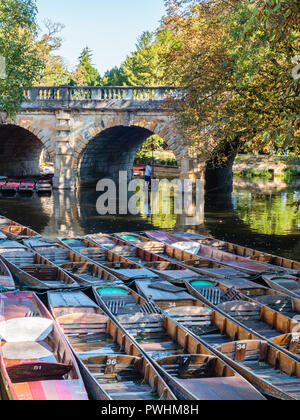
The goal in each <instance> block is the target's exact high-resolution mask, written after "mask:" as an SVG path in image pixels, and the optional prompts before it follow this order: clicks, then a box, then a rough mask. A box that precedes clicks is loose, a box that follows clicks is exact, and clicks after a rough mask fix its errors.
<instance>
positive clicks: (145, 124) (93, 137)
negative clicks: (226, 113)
mask: <svg viewBox="0 0 300 420" xmlns="http://www.w3.org/2000/svg"><path fill="white" fill-rule="evenodd" d="M153 134H158V135H159V136H160V137H161V138H163V139H164V140H165V141H166V143H167V144H168V147H169V149H170V150H172V151H173V153H174V155H175V157H176V159H177V161H178V163H179V165H180V166H182V165H181V163H182V160H183V159H184V155H185V148H184V145H183V142H182V137H181V136H180V134H179V132H177V131H176V127H175V125H173V124H172V123H171V122H170V119H168V120H163V119H161V118H158V117H157V118H153V116H152V117H151V119H147V118H146V117H142V118H141V117H140V118H133V119H132V120H131V121H130V122H129V123H126V121H125V120H124V118H122V119H120V118H113V119H111V120H109V121H108V122H106V123H105V121H103V120H102V121H101V123H100V124H99V125H97V126H96V125H95V124H93V125H91V126H90V127H89V130H88V133H85V132H84V133H82V137H81V142H80V143H79V144H78V145H77V147H76V151H75V156H76V157H75V159H74V162H73V169H74V173H75V174H77V177H78V181H79V183H83V184H84V183H96V182H97V181H98V180H99V179H100V178H102V177H106V176H107V177H110V178H113V179H117V178H118V173H119V171H127V172H128V174H129V175H130V173H131V169H132V167H133V163H134V159H135V155H136V153H137V151H138V149H139V148H140V146H141V145H142V144H143V142H144V141H145V140H146V139H147V138H148V137H150V136H151V135H153Z"/></svg>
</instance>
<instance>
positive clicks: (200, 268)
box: [93, 233, 248, 278]
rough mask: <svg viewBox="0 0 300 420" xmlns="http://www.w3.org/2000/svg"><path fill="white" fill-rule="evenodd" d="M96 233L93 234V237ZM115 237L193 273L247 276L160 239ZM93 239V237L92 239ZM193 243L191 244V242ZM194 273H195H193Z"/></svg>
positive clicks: (125, 234) (128, 236)
mask: <svg viewBox="0 0 300 420" xmlns="http://www.w3.org/2000/svg"><path fill="white" fill-rule="evenodd" d="M96 236H98V235H93V238H95V237H96ZM115 236H116V237H118V238H119V239H122V240H123V241H126V242H127V243H128V244H131V245H135V246H138V247H140V248H143V249H146V250H147V251H149V252H151V253H153V254H157V255H159V256H161V257H164V258H165V259H168V260H170V261H172V262H174V263H177V264H180V265H183V266H184V267H186V268H187V269H189V270H191V271H193V272H194V273H197V274H200V275H204V276H211V277H215V278H223V277H233V276H239V277H247V276H248V275H247V274H245V273H243V272H241V271H239V270H236V269H234V268H231V267H227V266H225V265H223V264H220V263H218V262H214V261H211V260H208V259H205V258H200V257H198V256H195V255H193V254H191V253H190V252H186V251H181V250H179V249H176V248H174V247H172V246H169V245H167V244H165V243H164V242H162V241H158V240H151V239H149V238H146V237H145V236H142V235H139V234H133V233H124V234H122V233H121V234H119V233H118V234H115ZM94 241H95V239H94ZM192 245H193V244H192ZM194 275H196V274H194Z"/></svg>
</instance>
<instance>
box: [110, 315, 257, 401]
mask: <svg viewBox="0 0 300 420" xmlns="http://www.w3.org/2000/svg"><path fill="white" fill-rule="evenodd" d="M117 321H118V323H119V324H120V325H121V327H122V328H123V329H124V332H125V333H126V334H128V335H129V336H130V337H132V339H133V340H135V342H136V343H137V345H138V346H139V348H140V349H141V351H142V352H143V353H144V354H145V355H146V356H147V357H148V358H149V359H150V360H151V361H152V363H153V364H154V366H155V367H157V368H158V370H159V372H160V373H161V375H162V377H163V378H164V379H165V381H166V382H167V384H168V385H169V386H170V388H171V389H172V391H173V392H174V394H175V395H176V396H177V397H178V398H179V399H181V400H225V399H228V400H244V399H246V400H255V399H263V397H262V395H261V394H260V393H258V391H257V390H256V389H255V388H253V387H252V386H251V385H250V384H249V383H247V381H245V379H244V378H242V377H241V376H240V375H237V374H236V372H235V371H234V370H232V369H231V368H230V367H229V366H228V365H227V364H226V363H224V362H223V361H222V360H221V359H220V358H219V357H217V356H216V355H215V354H214V353H213V352H212V351H211V350H210V349H209V348H208V347H206V346H205V345H204V344H201V343H199V341H197V340H196V339H195V338H194V337H193V336H192V335H190V334H189V333H188V332H187V331H186V330H184V329H182V328H181V327H180V325H178V324H176V323H175V322H174V321H173V320H171V319H170V318H168V317H166V316H164V315H159V314H142V313H136V314H133V315H132V316H128V314H126V315H119V316H118V317H117Z"/></svg>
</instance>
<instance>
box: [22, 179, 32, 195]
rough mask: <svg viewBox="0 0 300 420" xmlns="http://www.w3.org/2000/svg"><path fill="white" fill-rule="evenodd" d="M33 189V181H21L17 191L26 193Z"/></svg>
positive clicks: (30, 192)
mask: <svg viewBox="0 0 300 420" xmlns="http://www.w3.org/2000/svg"><path fill="white" fill-rule="evenodd" d="M34 189H35V183H34V182H29V181H28V182H21V183H20V186H19V192H20V193H27V194H32V193H33V192H34Z"/></svg>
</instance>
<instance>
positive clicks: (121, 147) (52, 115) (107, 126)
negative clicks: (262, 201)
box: [0, 86, 205, 189]
mask: <svg viewBox="0 0 300 420" xmlns="http://www.w3.org/2000/svg"><path fill="white" fill-rule="evenodd" d="M181 97H182V92H181V90H180V89H178V88H172V87H159V88H157V87H70V86H63V87H35V88H33V89H30V90H27V91H26V92H25V101H24V103H23V104H22V109H21V112H20V114H19V115H17V116H16V117H15V118H14V120H9V119H7V118H6V117H5V114H0V175H2V174H3V175H8V176H16V175H35V174H38V173H39V164H40V162H41V159H42V158H43V157H45V153H46V154H47V155H48V158H50V159H51V160H52V161H53V162H54V163H55V177H54V186H55V187H56V188H58V189H74V188H76V187H78V186H80V185H91V184H95V183H96V182H97V181H98V180H99V179H101V178H103V177H109V178H112V179H115V180H117V179H118V173H119V171H127V172H128V174H129V178H130V177H131V170H132V166H133V163H134V158H135V155H136V152H137V150H138V149H139V147H140V146H141V145H142V143H143V142H144V141H145V140H146V139H147V138H148V137H149V136H151V135H152V134H158V135H159V136H160V137H162V138H163V139H164V140H165V141H166V142H167V144H168V146H169V149H170V150H172V151H173V152H174V154H175V156H176V158H177V161H178V164H179V167H180V173H181V178H183V179H185V178H188V179H195V178H202V177H203V170H204V165H205V163H204V162H201V160H199V159H196V158H195V157H193V154H192V151H191V150H190V149H189V148H188V147H187V146H186V145H185V144H184V142H183V136H182V134H181V132H180V130H179V128H178V125H177V124H176V119H175V110H176V105H174V104H176V100H180V99H181ZM168 98H173V99H175V101H168V100H167V99H168Z"/></svg>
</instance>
